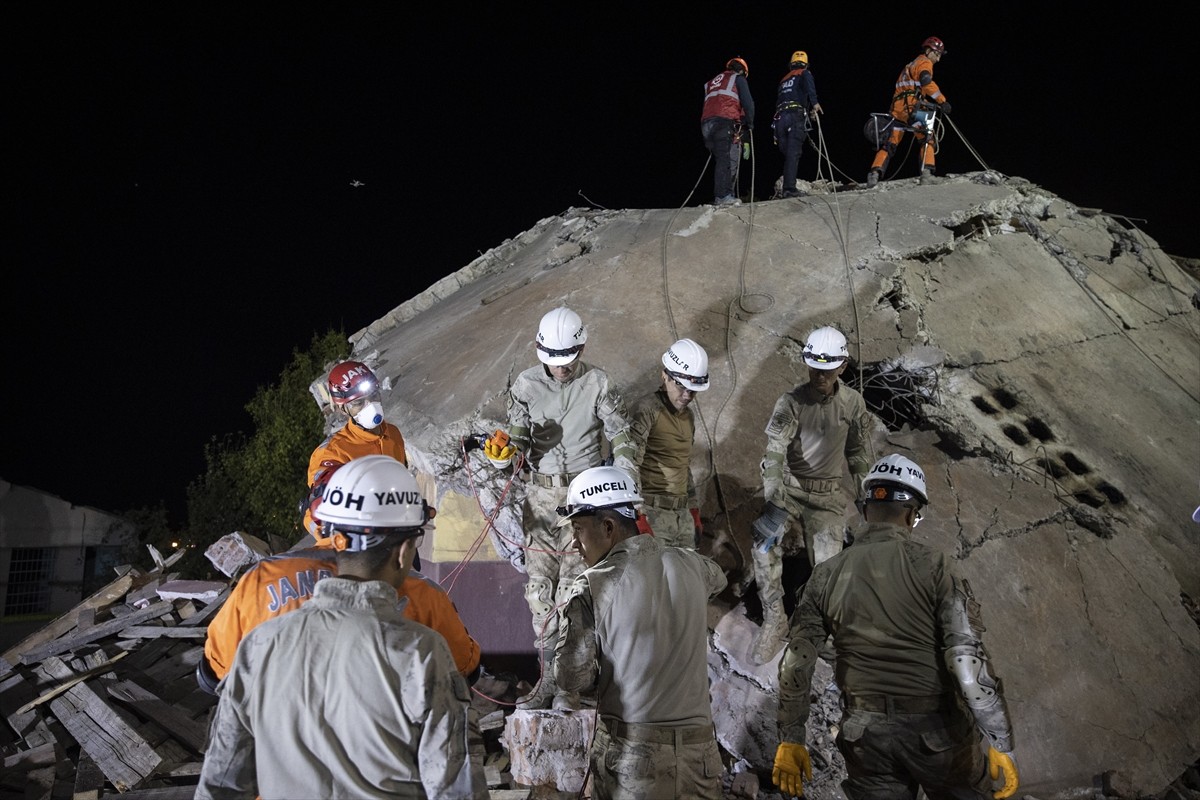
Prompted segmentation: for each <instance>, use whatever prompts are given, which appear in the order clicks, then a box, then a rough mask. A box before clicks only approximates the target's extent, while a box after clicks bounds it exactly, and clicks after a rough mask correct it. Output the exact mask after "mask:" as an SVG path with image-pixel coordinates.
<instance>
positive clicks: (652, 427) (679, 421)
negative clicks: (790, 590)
mask: <svg viewBox="0 0 1200 800" xmlns="http://www.w3.org/2000/svg"><path fill="white" fill-rule="evenodd" d="M660 381H661V382H660V385H659V387H658V389H657V390H655V391H653V392H651V393H650V394H648V395H646V396H645V397H643V398H641V399H640V400H639V401H638V402H637V403H636V404H635V405H634V407H633V414H632V418H631V420H630V423H629V430H630V434H631V436H632V439H633V443H634V446H635V447H636V448H637V456H636V459H635V460H636V461H637V464H638V472H639V477H640V478H641V484H642V489H641V492H642V498H643V500H642V507H641V511H642V512H643V513H644V514H645V517H646V521H647V524H648V529H647V530H644V531H642V532H643V533H648V532H651V531H652V532H653V533H654V535H655V536H657V537H658V540H659V541H660V542H662V543H663V544H665V545H669V546H671V547H687V548H690V549H693V550H694V549H696V548H697V547H699V546H700V534H701V532H702V531H703V529H704V526H703V523H702V522H701V521H700V508H699V504H698V502H697V500H696V484H695V482H694V481H693V480H692V444H693V443H694V442H695V440H696V418H695V416H694V415H693V414H692V409H691V404H692V400H694V399H695V397H696V393H697V392H703V391H707V390H708V353H706V352H705V351H704V348H703V347H701V346H700V345H698V344H697V343H696V342H694V341H693V340H691V339H680V340H679V341H677V342H675V343H674V344H673V345H671V346H670V347H669V348H667V352H665V353H663V355H662V371H661V373H660Z"/></svg>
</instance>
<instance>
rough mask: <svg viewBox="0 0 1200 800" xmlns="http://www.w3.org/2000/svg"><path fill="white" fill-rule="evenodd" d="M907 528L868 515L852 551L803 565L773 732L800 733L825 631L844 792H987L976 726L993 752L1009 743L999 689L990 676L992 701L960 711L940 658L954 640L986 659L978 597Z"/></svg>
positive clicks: (794, 738) (936, 798)
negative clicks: (805, 573) (836, 693)
mask: <svg viewBox="0 0 1200 800" xmlns="http://www.w3.org/2000/svg"><path fill="white" fill-rule="evenodd" d="M908 536H909V529H907V528H904V527H901V526H898V525H891V524H885V523H870V524H868V525H867V526H866V528H865V529H864V530H863V531H862V532H861V533H860V534H859V535H858V536H856V538H855V542H854V546H853V547H851V548H849V549H848V550H845V551H843V552H842V553H840V554H838V555H836V556H834V557H833V558H831V559H829V560H828V561H824V562H822V563H820V564H818V565H817V566H816V567H815V568H814V569H813V573H812V577H811V578H809V581H808V583H807V584H806V585H805V587H804V593H803V596H802V597H801V600H800V605H799V606H798V607H797V608H796V612H795V613H794V614H793V615H792V623H791V630H790V632H789V640H790V641H789V644H788V649H787V652H786V653H785V655H784V658H783V659H782V660H781V661H780V666H779V717H778V724H779V736H780V739H781V740H782V741H785V742H796V743H803V742H804V741H805V723H806V722H807V720H808V715H809V701H810V692H811V688H810V687H811V684H812V674H813V668H814V666H815V663H816V652H817V649H818V648H820V647H821V646H822V644H823V643H824V642H825V639H826V637H827V636H830V635H831V636H832V637H833V646H834V649H835V650H836V653H837V670H836V680H837V685H838V688H839V689H840V690H841V692H842V700H843V704H844V706H845V710H844V711H843V715H842V722H841V725H840V726H839V732H838V735H837V746H838V749H839V750H840V751H841V752H842V755H843V756H844V757H845V759H846V771H847V773H848V778H847V779H846V782H845V783H844V784H843V788H844V789H845V791H846V795H847V796H848V797H849V798H851V800H859V799H860V798H878V797H894V798H904V797H914V798H915V796H916V788H917V786H918V784H919V785H920V786H921V787H922V788H923V789H924V790H925V793H926V795H927V796H928V797H929V798H930V800H941V799H942V798H950V797H955V798H967V797H978V798H980V800H986V799H987V798H990V797H991V783H990V781H989V779H988V776H987V759H986V758H985V756H984V753H983V750H982V749H981V747H980V732H982V733H984V734H986V738H987V741H988V744H990V745H992V746H994V747H996V748H997V749H998V750H1000V751H1002V752H1009V751H1011V749H1012V726H1011V724H1010V723H1009V719H1008V712H1007V709H1006V707H1005V703H1004V694H1003V690H1002V688H1001V686H1000V685H999V682H998V681H997V682H996V685H995V687H994V688H995V694H994V697H993V698H991V699H990V700H988V701H985V702H983V703H979V702H977V703H975V704H974V705H973V706H972V707H971V708H970V710H969V714H968V711H967V710H964V707H965V703H964V702H963V701H962V700H961V699H960V696H959V687H958V683H957V682H956V681H955V679H954V677H953V676H952V675H951V674H950V673H949V672H948V671H947V668H946V664H945V652H946V650H947V649H949V648H952V647H962V648H966V649H967V650H969V651H970V652H971V654H972V657H974V658H980V659H983V661H985V662H986V661H987V653H986V651H985V650H984V647H983V640H982V639H981V637H980V633H981V632H982V630H983V626H982V624H981V622H980V619H979V604H978V603H977V602H976V601H975V598H974V596H973V595H972V594H971V587H970V585H969V584H968V583H967V582H966V581H965V580H963V579H962V578H960V577H958V576H957V575H956V574H955V573H954V570H953V568H952V565H951V563H950V561H949V559H947V558H946V557H945V556H944V555H942V554H941V553H938V552H935V551H934V550H932V549H930V548H929V547H927V546H925V545H921V544H917V543H915V542H910V541H908ZM868 583H869V589H868V590H864V587H866V586H867V584H868ZM972 717H973V720H972ZM976 728H978V730H976Z"/></svg>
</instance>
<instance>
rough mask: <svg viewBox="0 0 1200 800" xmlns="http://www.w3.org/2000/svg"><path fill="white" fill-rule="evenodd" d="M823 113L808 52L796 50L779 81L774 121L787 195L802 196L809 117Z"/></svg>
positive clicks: (784, 188) (773, 125)
mask: <svg viewBox="0 0 1200 800" xmlns="http://www.w3.org/2000/svg"><path fill="white" fill-rule="evenodd" d="M820 113H823V112H822V111H821V103H820V101H819V100H817V84H816V81H815V80H814V79H813V74H812V72H811V71H809V69H808V53H806V52H804V51H803V50H797V51H796V52H794V53H792V57H791V59H789V61H788V71H787V74H786V75H784V76H783V78H782V79H780V81H779V89H778V92H777V94H776V99H775V119H774V120H773V122H772V128H773V130H774V134H775V145H776V146H777V147H778V148H779V152H780V153H783V192H782V194H783V196H784V197H799V196H800V190H799V189H797V188H796V172H797V171H798V170H799V168H800V154H801V153H803V152H804V140H805V139H807V138H808V128H809V124H810V122H809V121H810V120H813V119H816V118H817V114H820Z"/></svg>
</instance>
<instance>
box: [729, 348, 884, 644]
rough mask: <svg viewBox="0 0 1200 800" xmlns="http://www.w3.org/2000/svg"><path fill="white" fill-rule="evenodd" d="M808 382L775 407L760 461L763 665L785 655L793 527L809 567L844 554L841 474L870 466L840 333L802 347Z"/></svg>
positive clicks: (866, 422)
mask: <svg viewBox="0 0 1200 800" xmlns="http://www.w3.org/2000/svg"><path fill="white" fill-rule="evenodd" d="M803 357H804V363H805V364H807V365H808V382H807V383H804V384H801V385H800V386H797V387H796V388H795V389H792V390H791V391H790V392H787V393H786V394H784V395H783V396H781V397H780V398H779V400H778V401H776V403H775V409H774V410H773V411H772V412H771V419H770V421H769V422H768V423H767V428H766V434H767V451H766V455H764V456H763V460H762V478H763V498H764V500H766V504H765V505H764V506H763V512H762V514H761V516H759V518H758V519H756V520H755V521H754V547H753V552H752V556H753V559H752V560H753V563H754V578H755V581H756V582H757V583H758V596H759V599H760V600H762V607H763V623H762V627H761V628H759V630H758V633H757V634H755V637H754V642H753V647H752V651H751V658H752V659H753V660H754V661H755V663H757V664H760V665H761V664H766V663H767V662H769V661H770V660H771V659H772V658H774V657H775V654H776V653H778V652H779V651H780V650H781V649H783V642H784V636H785V634H786V633H787V614H786V613H785V611H784V605H783V557H784V555H785V551H786V554H788V555H790V554H792V553H793V552H795V550H797V549H798V543H797V541H796V540H797V539H798V537H795V536H786V534H788V533H789V532H790V531H791V530H792V529H793V526H794V524H797V523H798V524H799V525H800V527H801V529H802V532H803V539H802V542H803V547H804V549H805V552H806V553H807V555H808V563H809V565H810V566H812V565H815V564H819V563H821V562H822V561H824V560H825V559H827V558H829V557H830V556H832V555H834V554H835V553H837V552H838V551H840V550H841V549H842V541H843V539H844V537H845V532H846V511H847V507H848V505H849V502H848V501H849V499H850V498H848V497H847V496H846V494H845V492H844V490H843V489H842V473H843V470H845V469H846V467H847V466H848V467H849V471H850V475H851V477H852V478H854V480H855V483H856V485H857V481H858V480H859V479H861V478H862V476H863V475H865V474H866V472H867V468H868V467H869V466H870V465H871V456H870V454H869V453H868V448H869V446H870V436H871V433H872V430H873V428H874V418H873V417H872V416H871V413H870V412H869V411H868V410H867V405H866V403H865V402H864V401H863V397H862V395H861V394H859V393H858V392H856V391H855V390H854V389H852V388H850V387H849V386H846V385H845V384H842V383H841V382H840V381H839V380H838V376H840V375H841V374H842V373H843V372H844V371H845V370H846V363H847V360H848V359H849V358H850V353H849V351H848V350H847V349H846V337H845V336H843V335H842V333H841V332H840V331H838V330H837V329H836V328H831V327H822V328H817V329H816V330H814V331H813V332H812V333H811V334H809V336H808V340H807V341H806V342H805V343H804V350H803Z"/></svg>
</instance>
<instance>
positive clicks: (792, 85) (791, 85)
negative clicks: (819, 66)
mask: <svg viewBox="0 0 1200 800" xmlns="http://www.w3.org/2000/svg"><path fill="white" fill-rule="evenodd" d="M803 76H804V70H802V69H794V70H792V71H791V72H789V73H788V74H787V75H784V76H783V80H781V81H780V82H779V91H778V93H777V95H776V98H775V110H776V111H783V110H785V109H790V108H808V107H809V102H808V100H809V98H808V92H807V91H805V89H806V88H807V87H805V85H804V82H803V81H802V78H803Z"/></svg>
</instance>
